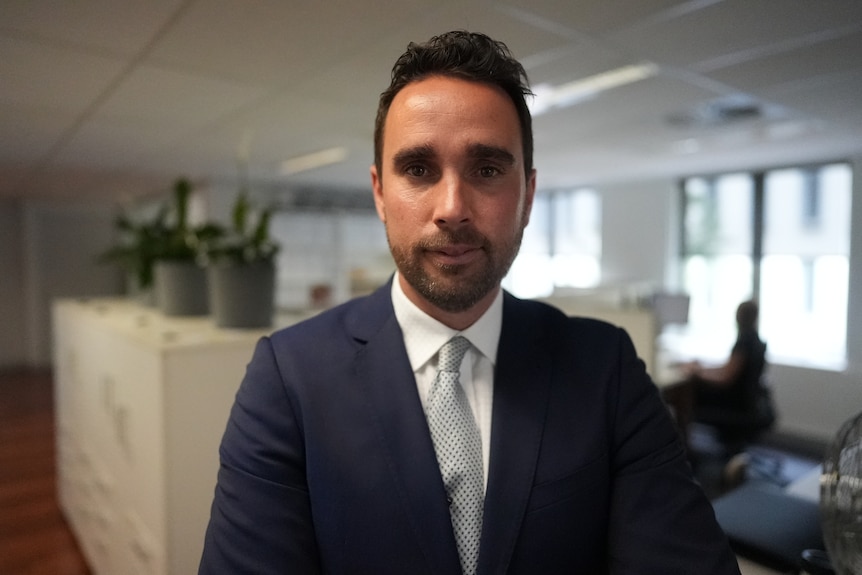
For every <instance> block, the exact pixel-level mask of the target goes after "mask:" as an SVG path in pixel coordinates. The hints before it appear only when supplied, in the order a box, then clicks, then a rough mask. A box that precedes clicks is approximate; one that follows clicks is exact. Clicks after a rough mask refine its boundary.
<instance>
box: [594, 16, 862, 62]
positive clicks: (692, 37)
mask: <svg viewBox="0 0 862 575" xmlns="http://www.w3.org/2000/svg"><path fill="white" fill-rule="evenodd" d="M705 4H706V5H705V6H704V8H702V9H700V10H696V11H692V12H687V13H683V14H681V15H680V16H679V17H677V18H673V19H670V20H663V21H658V22H646V23H644V24H642V25H639V26H634V27H632V28H630V29H627V30H623V31H620V32H618V33H614V34H611V35H609V36H608V37H607V39H608V40H609V41H611V42H614V43H616V44H618V45H620V46H621V47H624V48H626V49H628V50H630V51H633V52H636V53H640V54H643V55H644V56H646V57H649V58H653V59H654V60H655V61H657V62H659V63H663V64H670V65H677V66H691V67H697V66H698V65H699V64H700V63H705V65H708V63H709V62H711V61H712V60H714V59H721V58H724V57H727V56H728V55H729V54H734V55H738V57H745V54H746V53H748V52H752V53H753V54H755V55H756V54H757V51H758V50H761V49H763V48H764V47H769V46H773V45H776V44H781V43H784V42H788V41H791V40H793V39H798V38H800V37H807V36H809V35H811V34H815V33H822V32H824V31H827V30H831V29H833V28H838V27H846V26H847V25H848V24H852V23H854V22H856V23H858V22H860V21H862V2H858V1H857V0H836V1H835V2H830V3H829V6H828V9H827V7H826V6H824V5H822V4H817V5H814V4H812V3H811V2H810V1H808V0H782V2H781V3H780V9H779V8H778V5H777V4H776V2H775V1H774V0H725V1H723V2H717V3H705Z"/></svg>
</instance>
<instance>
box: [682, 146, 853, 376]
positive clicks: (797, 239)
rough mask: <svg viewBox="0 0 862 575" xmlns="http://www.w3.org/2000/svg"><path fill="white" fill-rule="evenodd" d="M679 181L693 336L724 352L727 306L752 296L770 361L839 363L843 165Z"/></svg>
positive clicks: (728, 332)
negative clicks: (758, 309) (754, 298)
mask: <svg viewBox="0 0 862 575" xmlns="http://www.w3.org/2000/svg"><path fill="white" fill-rule="evenodd" d="M682 188H683V189H682V194H683V206H684V207H683V224H682V226H683V233H682V235H681V237H682V238H683V240H682V250H681V251H682V263H683V265H682V270H683V274H682V275H683V277H682V284H683V287H684V289H685V290H686V291H688V293H689V294H690V295H691V310H690V313H689V328H688V335H689V336H690V338H691V340H692V341H693V342H696V343H695V344H694V345H696V346H697V348H698V349H712V350H715V353H716V354H717V355H721V354H726V353H727V351H728V350H729V346H730V345H732V342H733V340H734V338H735V334H736V325H735V322H734V316H735V310H736V306H737V305H738V304H739V303H740V302H741V301H743V300H745V299H748V298H750V297H752V296H756V297H757V299H758V300H759V302H760V308H761V311H760V332H761V335H762V337H763V338H764V340H765V341H766V342H767V345H768V349H769V353H770V358H771V359H772V360H773V361H780V362H782V363H789V364H797V365H798V364H802V365H806V364H807V365H817V366H821V367H834V368H838V367H842V366H843V364H844V362H845V360H846V335H847V300H848V281H849V249H850V201H851V170H850V167H849V166H848V165H847V164H843V163H842V164H829V165H823V166H816V167H805V168H787V169H780V170H772V171H766V172H758V173H740V174H727V175H721V176H716V177H710V178H690V179H687V180H685V181H684V182H683V186H682Z"/></svg>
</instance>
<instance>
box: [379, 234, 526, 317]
mask: <svg viewBox="0 0 862 575" xmlns="http://www.w3.org/2000/svg"><path fill="white" fill-rule="evenodd" d="M525 225H526V224H525V223H524V222H523V219H522V222H521V223H520V224H519V225H518V229H517V231H516V232H515V234H513V235H512V236H511V237H510V238H508V239H507V240H505V241H504V242H501V243H499V244H496V245H495V244H492V243H491V241H490V240H488V238H487V237H485V236H484V235H482V234H481V233H479V232H478V231H476V230H475V229H474V228H472V227H468V228H459V229H458V230H455V231H452V230H445V229H441V230H438V231H437V232H436V233H435V234H433V235H432V236H429V237H425V238H422V239H420V240H419V241H418V242H416V243H415V244H413V245H395V244H394V243H393V242H392V240H391V238H390V236H389V233H388V229H387V234H386V236H387V240H388V241H389V249H390V251H391V252H392V258H393V259H394V260H395V265H396V266H397V268H398V271H399V273H400V274H401V275H402V276H404V279H405V280H407V283H409V284H410V286H412V287H413V289H415V290H416V291H417V292H418V293H419V294H420V295H421V296H422V297H423V298H424V299H425V300H427V301H428V302H429V303H431V304H432V305H434V306H435V307H437V308H440V309H442V310H444V311H446V312H449V313H457V312H462V311H466V310H468V309H470V308H472V307H473V306H474V305H476V304H477V303H478V302H479V301H480V300H481V299H482V298H484V297H485V296H486V295H488V294H489V293H491V292H492V291H493V290H495V289H496V288H497V287H498V286H499V285H500V282H501V281H502V280H503V278H504V277H505V276H506V274H507V273H509V268H510V267H511V266H512V262H513V261H514V260H515V256H517V255H518V250H519V249H520V247H521V240H522V238H523V236H524V227H525ZM453 244H466V245H471V246H477V247H478V248H479V249H480V250H481V252H482V256H483V257H482V259H481V260H480V261H478V262H474V263H471V264H465V265H450V264H439V263H434V262H431V263H429V262H428V261H427V260H426V258H425V254H426V252H427V251H435V250H438V249H441V248H445V247H446V246H450V245H453Z"/></svg>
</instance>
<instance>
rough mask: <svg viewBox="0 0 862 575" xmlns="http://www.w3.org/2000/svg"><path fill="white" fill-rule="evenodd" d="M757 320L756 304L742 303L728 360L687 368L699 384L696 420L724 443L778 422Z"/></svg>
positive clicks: (696, 389) (696, 363)
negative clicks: (765, 382) (765, 381)
mask: <svg viewBox="0 0 862 575" xmlns="http://www.w3.org/2000/svg"><path fill="white" fill-rule="evenodd" d="M757 318H758V305H757V302H755V301H753V300H749V301H744V302H742V303H741V304H739V307H738V308H737V310H736V324H737V327H738V330H739V331H738V336H737V339H736V343H735V344H734V345H733V349H732V350H731V352H730V357H729V358H728V359H727V361H726V362H725V363H724V364H723V365H720V366H717V367H710V368H707V367H703V366H702V365H700V364H699V363H698V362H693V363H691V364H689V365H688V366H687V368H686V371H687V374H688V376H689V377H691V378H693V379H694V380H695V382H696V387H695V399H694V420H695V421H698V422H701V423H705V424H707V425H711V426H713V427H715V428H716V429H717V430H718V431H719V435H720V436H721V437H722V439H724V440H737V441H743V440H745V439H746V438H747V437H749V436H750V435H751V434H753V433H756V432H758V431H762V430H765V429H767V428H769V427H770V426H771V425H772V423H773V422H774V419H775V416H774V413H773V409H772V405H771V399H770V397H769V392H768V390H767V388H766V387H765V386H764V385H763V382H762V378H763V372H764V371H765V369H766V344H765V343H764V342H763V341H762V340H761V339H760V336H759V335H758V333H757Z"/></svg>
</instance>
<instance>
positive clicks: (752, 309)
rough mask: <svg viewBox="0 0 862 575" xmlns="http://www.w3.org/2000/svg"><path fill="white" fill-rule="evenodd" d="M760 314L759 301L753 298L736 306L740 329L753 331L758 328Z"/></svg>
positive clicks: (737, 321)
mask: <svg viewBox="0 0 862 575" xmlns="http://www.w3.org/2000/svg"><path fill="white" fill-rule="evenodd" d="M758 315H760V308H759V306H758V305H757V301H755V300H753V299H751V300H748V301H744V302H742V303H741V304H739V307H737V308H736V323H737V324H738V325H739V329H741V330H743V331H753V330H756V329H757V316H758Z"/></svg>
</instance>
